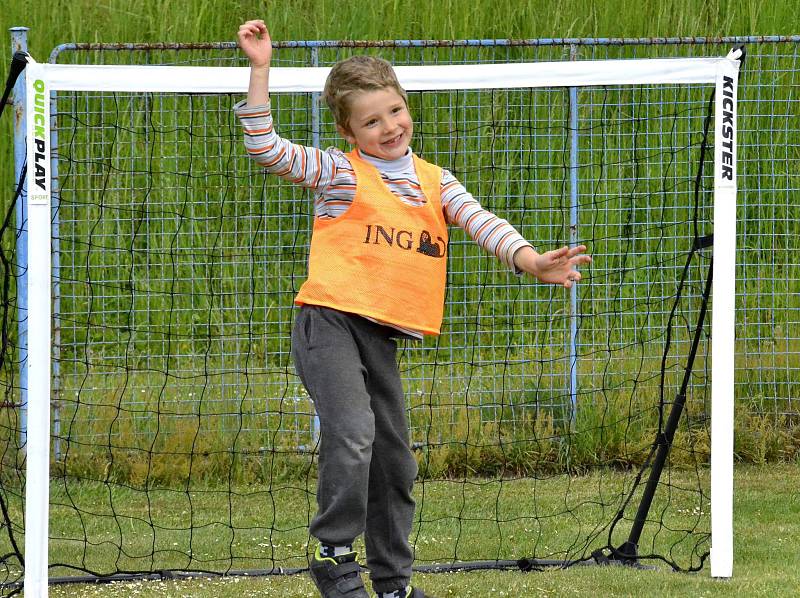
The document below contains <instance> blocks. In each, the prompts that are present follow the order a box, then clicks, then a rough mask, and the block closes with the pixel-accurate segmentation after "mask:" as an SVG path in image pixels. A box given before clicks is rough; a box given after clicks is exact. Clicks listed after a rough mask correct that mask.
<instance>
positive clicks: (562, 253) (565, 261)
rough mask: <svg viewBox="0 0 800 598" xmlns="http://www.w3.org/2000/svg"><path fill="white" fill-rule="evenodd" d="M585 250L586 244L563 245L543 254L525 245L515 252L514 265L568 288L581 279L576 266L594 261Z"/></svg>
mask: <svg viewBox="0 0 800 598" xmlns="http://www.w3.org/2000/svg"><path fill="white" fill-rule="evenodd" d="M585 251H586V246H585V245H578V246H577V247H562V248H561V249H554V250H553V251H548V252H546V253H542V254H539V253H536V251H534V250H533V248H531V247H523V248H522V249H520V250H519V251H517V252H516V253H515V254H514V265H515V266H516V267H517V268H518V269H519V270H522V271H523V272H527V273H528V274H533V275H534V276H535V277H536V278H538V279H539V280H540V281H542V282H547V283H551V284H560V285H562V286H564V287H565V288H567V289H568V288H570V287H571V286H572V285H573V284H574V283H576V282H578V281H579V280H580V279H581V273H580V272H578V271H577V270H576V269H575V268H576V267H577V266H579V265H581V264H589V263H591V261H592V258H591V257H590V256H588V255H585V254H584V252H585Z"/></svg>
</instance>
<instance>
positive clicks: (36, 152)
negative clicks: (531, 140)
mask: <svg viewBox="0 0 800 598" xmlns="http://www.w3.org/2000/svg"><path fill="white" fill-rule="evenodd" d="M740 57H741V51H739V50H734V51H732V52H731V53H730V54H729V55H728V56H726V57H720V58H679V59H633V60H613V61H612V60H600V61H570V62H542V63H519V64H482V65H473V64H470V65H447V66H441V65H437V66H422V67H402V66H400V67H396V71H397V74H398V78H399V80H400V83H401V85H402V86H403V87H404V88H405V89H407V90H409V91H420V90H472V89H494V88H504V89H505V88H545V87H546V88H553V87H570V88H572V87H576V88H581V87H590V86H608V85H620V86H622V85H649V84H696V83H704V84H713V85H714V86H715V90H716V96H715V98H716V99H715V121H714V122H715V124H714V139H715V143H714V208H713V215H714V216H713V217H714V270H715V271H714V277H713V296H714V310H713V318H712V326H711V329H712V338H713V339H714V342H713V346H712V379H713V384H712V392H711V443H712V447H713V450H712V451H711V538H712V539H711V542H712V546H711V555H710V561H711V575H712V576H714V577H729V576H731V574H732V567H733V531H732V517H733V516H732V513H733V405H734V401H733V397H734V386H733V371H734V313H735V278H736V277H735V266H736V260H735V250H736V93H737V82H738V73H739V66H740V62H739V60H740ZM328 71H329V68H321V67H320V68H316V67H313V68H312V67H309V68H280V67H276V68H273V69H272V70H271V72H270V92H271V93H290V92H294V93H304V92H305V93H315V92H320V91H321V90H322V87H323V84H324V81H325V78H326V76H327V73H328ZM248 72H249V69H247V68H243V67H212V68H209V67H180V66H82V65H54V64H42V63H37V62H35V61H33V60H32V59H31V60H30V61H29V65H28V67H27V70H26V85H27V115H28V117H27V126H28V140H29V142H28V156H27V158H28V174H27V209H28V255H29V267H28V286H29V292H28V296H29V306H28V343H29V345H28V362H27V368H28V380H29V388H28V431H27V465H26V466H27V483H26V507H25V509H26V510H25V522H26V530H25V582H24V583H25V592H26V595H28V596H46V595H47V583H48V510H49V496H48V491H47V488H48V487H49V464H50V417H51V414H50V397H51V381H50V372H51V359H52V358H51V331H52V330H51V328H52V322H51V320H52V305H51V301H52V299H51V298H52V293H51V289H52V273H51V219H52V202H51V189H52V187H51V180H50V172H51V151H50V126H51V115H50V100H51V94H53V93H54V92H58V91H96V92H129V93H144V92H165V93H195V94H200V93H244V92H246V90H247V83H248V82H247V79H248ZM144 73H146V76H145V75H144Z"/></svg>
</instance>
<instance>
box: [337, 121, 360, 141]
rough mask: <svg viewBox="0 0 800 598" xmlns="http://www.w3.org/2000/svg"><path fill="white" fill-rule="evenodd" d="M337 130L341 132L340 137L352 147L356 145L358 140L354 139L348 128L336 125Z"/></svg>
mask: <svg viewBox="0 0 800 598" xmlns="http://www.w3.org/2000/svg"><path fill="white" fill-rule="evenodd" d="M336 130H337V131H338V132H339V135H341V136H342V137H344V140H345V141H347V143H349V144H351V145H355V144H356V138H355V137H353V132H352V131H351V130H350V129H349V128H348V127H343V126H342V125H336Z"/></svg>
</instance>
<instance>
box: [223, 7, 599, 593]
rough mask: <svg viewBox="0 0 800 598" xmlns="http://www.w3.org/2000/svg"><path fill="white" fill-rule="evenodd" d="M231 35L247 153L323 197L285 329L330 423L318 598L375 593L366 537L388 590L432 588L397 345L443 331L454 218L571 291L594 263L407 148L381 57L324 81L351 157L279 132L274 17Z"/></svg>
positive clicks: (402, 102)
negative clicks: (542, 243)
mask: <svg viewBox="0 0 800 598" xmlns="http://www.w3.org/2000/svg"><path fill="white" fill-rule="evenodd" d="M238 37H239V45H240V47H241V48H242V50H243V51H244V52H245V54H246V55H247V57H248V58H249V59H250V65H251V71H250V85H249V90H248V95H247V101H246V104H244V103H240V104H239V105H237V107H236V111H237V114H238V116H239V118H240V119H241V122H242V125H243V127H244V130H245V146H246V148H247V151H248V152H249V153H250V155H251V157H252V158H254V159H255V160H256V161H257V162H258V163H259V164H260V165H262V166H263V167H264V168H266V169H267V170H268V171H269V172H271V173H274V174H276V175H278V176H281V177H283V178H285V179H287V180H289V181H292V182H293V183H297V184H299V185H303V186H305V187H308V188H311V189H313V190H314V192H315V201H314V213H315V218H314V227H313V235H312V240H311V251H310V257H309V274H308V280H306V282H305V283H304V284H303V285H302V287H301V289H300V292H299V293H298V295H297V297H296V299H295V303H297V304H298V305H299V306H300V309H299V311H298V313H297V318H296V321H295V325H294V328H293V331H292V356H293V358H294V361H295V367H296V369H297V372H298V374H299V376H300V379H301V380H302V382H303V385H304V386H305V387H306V389H307V390H308V393H309V395H310V397H311V399H312V400H313V402H314V406H315V409H316V411H317V414H318V416H319V422H320V429H321V432H320V446H319V481H318V488H317V502H318V507H319V508H318V511H317V513H316V515H315V516H314V518H313V520H312V521H311V525H310V529H309V531H310V534H311V535H312V536H313V537H314V538H316V539H317V540H318V541H319V545H318V547H317V548H316V550H315V553H314V556H313V558H312V560H311V563H310V573H311V577H312V579H313V580H314V583H315V584H316V585H317V587H318V589H319V591H320V593H321V594H322V596H324V597H325V598H342V597H347V598H356V597H359V598H362V597H365V596H367V592H366V590H365V588H364V584H363V581H362V579H361V576H360V573H359V565H358V563H357V562H356V553H355V552H354V551H353V541H354V540H355V539H356V538H357V537H358V536H359V535H361V534H362V533H363V534H364V541H365V543H366V558H367V565H368V568H369V570H370V577H371V579H372V587H373V589H374V590H375V591H376V592H377V594H378V596H379V598H389V597H392V598H424V597H425V594H424V593H423V592H422V591H421V590H419V589H418V588H413V587H412V586H411V585H410V580H411V565H412V562H413V552H412V549H411V546H410V545H409V542H408V538H409V535H410V533H411V526H412V520H413V515H414V500H413V498H412V495H411V490H412V487H413V484H414V480H415V478H416V475H417V464H416V461H415V459H414V456H413V454H412V452H411V449H410V445H409V437H408V436H409V434H408V425H407V422H406V415H405V400H404V397H403V388H402V383H401V380H400V373H399V370H398V366H397V361H396V348H397V347H396V340H395V339H396V338H415V339H420V338H422V336H423V335H425V334H429V335H436V334H439V329H440V326H441V322H442V312H443V309H444V287H445V276H446V263H447V260H446V252H447V229H446V224H447V223H453V224H457V225H459V226H461V227H463V228H464V229H465V230H466V231H467V232H468V233H469V234H470V235H471V236H472V238H473V239H474V240H475V241H476V242H477V243H479V244H480V245H481V246H482V247H484V248H486V249H487V250H488V251H491V252H493V253H494V254H495V255H497V257H498V258H499V259H500V260H502V261H503V262H504V263H505V264H506V265H507V266H508V267H509V268H513V269H514V270H516V271H517V272H520V273H521V272H526V273H529V274H532V275H534V276H536V277H537V278H538V279H539V280H540V281H542V282H548V283H554V284H560V285H563V286H564V287H567V288H569V287H570V286H571V285H572V284H574V282H576V281H578V280H580V278H581V275H580V273H579V272H577V270H575V267H576V266H577V265H580V264H588V263H589V262H590V261H591V260H590V258H589V256H588V255H585V254H584V252H585V251H586V248H585V247H584V246H580V247H575V248H572V249H570V248H567V247H563V248H561V249H559V250H555V251H549V252H547V253H544V254H541V255H540V254H538V253H537V252H536V251H534V249H533V247H532V246H531V245H530V243H528V242H527V241H525V239H523V238H522V237H521V236H520V235H519V233H518V232H517V231H516V230H515V229H514V228H513V227H512V226H511V225H509V224H508V223H507V222H506V221H505V220H501V219H500V218H498V217H497V216H495V215H494V214H491V213H490V212H487V211H486V210H484V209H483V208H482V207H481V206H480V205H479V204H478V202H477V201H476V200H475V198H474V197H472V195H470V194H469V193H468V192H467V191H466V190H465V189H464V187H463V186H462V185H461V184H460V183H459V182H458V181H457V180H456V179H455V178H454V177H453V175H452V174H450V173H449V172H447V171H446V170H442V169H441V168H439V167H437V166H435V165H433V164H429V163H427V162H425V161H424V160H422V159H420V158H418V157H417V156H416V155H414V154H413V153H412V152H411V149H410V147H409V144H410V143H411V136H412V132H413V129H414V123H413V121H412V119H411V115H410V114H409V111H408V105H407V102H406V94H405V91H404V90H403V89H402V88H401V87H400V84H399V82H398V81H397V78H396V76H395V74H394V71H393V69H392V67H391V65H389V63H387V62H386V61H384V60H381V59H377V58H372V57H368V56H356V57H353V58H351V59H348V60H345V61H343V62H340V63H338V64H337V65H335V66H334V67H333V69H332V70H331V72H330V75H329V77H328V80H327V82H326V84H325V90H324V93H323V95H324V98H325V101H326V103H327V104H328V106H329V107H330V109H331V111H332V112H333V116H334V119H335V122H336V128H337V130H338V131H339V133H340V134H341V135H342V137H344V139H346V140H347V141H348V142H349V143H350V144H352V145H353V146H355V149H354V150H353V151H352V152H350V153H347V154H345V153H343V152H341V151H340V150H337V149H335V148H331V149H328V150H326V151H320V150H318V149H315V148H309V147H304V146H301V145H295V144H292V143H290V142H288V141H286V140H284V139H281V138H280V137H279V136H278V135H277V134H276V133H275V130H274V129H273V123H272V116H271V112H270V107H269V92H268V83H269V65H270V61H271V58H272V44H271V41H270V36H269V32H268V31H267V27H266V26H265V25H264V22H263V21H260V20H255V21H248V22H246V23H244V24H243V25H242V26H241V27H240V28H239V34H238Z"/></svg>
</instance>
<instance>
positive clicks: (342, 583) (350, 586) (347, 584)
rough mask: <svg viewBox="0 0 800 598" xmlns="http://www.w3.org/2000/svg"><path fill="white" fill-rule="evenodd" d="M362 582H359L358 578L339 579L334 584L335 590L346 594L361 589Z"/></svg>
mask: <svg viewBox="0 0 800 598" xmlns="http://www.w3.org/2000/svg"><path fill="white" fill-rule="evenodd" d="M363 587H364V582H363V581H362V580H361V578H360V577H358V576H356V577H350V578H348V579H340V580H339V581H337V582H336V589H337V590H339V591H340V592H341V593H342V594H346V593H347V592H352V591H353V590H360V589H363Z"/></svg>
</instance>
